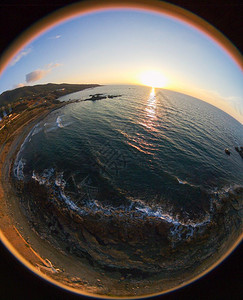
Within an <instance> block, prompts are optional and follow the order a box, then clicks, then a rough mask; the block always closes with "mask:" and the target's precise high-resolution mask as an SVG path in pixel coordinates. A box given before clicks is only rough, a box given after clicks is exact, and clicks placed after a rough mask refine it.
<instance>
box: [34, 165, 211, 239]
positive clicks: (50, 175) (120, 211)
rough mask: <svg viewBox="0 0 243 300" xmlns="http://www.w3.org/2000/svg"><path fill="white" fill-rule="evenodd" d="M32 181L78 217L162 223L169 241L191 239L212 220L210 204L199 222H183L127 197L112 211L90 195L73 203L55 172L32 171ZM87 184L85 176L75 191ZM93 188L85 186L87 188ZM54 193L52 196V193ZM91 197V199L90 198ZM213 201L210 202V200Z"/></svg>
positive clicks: (170, 212)
mask: <svg viewBox="0 0 243 300" xmlns="http://www.w3.org/2000/svg"><path fill="white" fill-rule="evenodd" d="M32 179H34V180H35V181H37V182H38V183H39V184H40V185H45V186H46V187H48V189H50V190H52V193H51V194H52V195H53V194H56V195H58V199H59V200H58V201H61V202H62V203H63V204H65V206H67V207H68V209H69V210H72V211H74V212H76V213H78V214H79V215H81V216H84V215H87V214H89V215H92V214H100V215H102V216H103V217H108V216H112V217H115V218H122V217H125V218H130V219H134V220H136V219H137V220H139V219H143V220H145V219H147V218H150V219H154V220H156V221H159V220H161V221H163V222H166V223H168V224H170V225H171V228H170V235H171V238H172V239H177V240H180V239H182V237H183V239H188V238H190V237H192V236H193V235H194V232H195V230H196V229H197V228H199V227H206V226H207V225H208V224H209V223H210V222H211V220H212V214H213V204H210V207H211V209H210V212H209V213H207V214H205V216H204V217H203V218H201V219H200V220H199V219H197V220H191V219H189V218H188V219H187V220H183V219H181V218H179V216H178V215H176V214H174V213H173V211H172V209H171V211H166V210H165V209H164V208H162V207H161V206H160V205H148V204H145V202H144V201H142V200H140V199H134V198H131V197H129V198H128V200H129V201H128V204H127V205H126V206H125V205H120V206H118V207H113V206H112V205H108V204H104V203H102V202H101V201H99V200H98V199H95V198H94V197H92V194H91V193H89V194H86V198H85V199H82V201H80V199H78V198H77V197H76V198H75V200H74V199H73V198H72V196H71V195H70V194H69V192H68V191H67V190H65V187H66V184H67V182H66V180H65V179H64V173H63V172H57V171H56V170H55V169H54V168H50V169H45V170H44V171H43V172H42V173H41V174H38V173H37V172H35V171H33V173H32ZM86 181H87V176H86V177H85V178H84V179H83V180H82V182H81V183H79V184H77V185H76V187H77V189H78V190H81V189H82V188H84V185H85V182H86ZM87 187H88V188H95V187H92V186H91V187H90V186H86V188H87ZM53 191H54V193H53ZM90 195H91V196H90ZM212 201H213V200H212Z"/></svg>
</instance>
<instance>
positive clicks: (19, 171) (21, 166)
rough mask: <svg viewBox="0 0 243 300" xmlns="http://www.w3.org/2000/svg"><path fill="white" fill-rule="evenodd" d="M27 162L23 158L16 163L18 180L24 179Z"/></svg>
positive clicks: (15, 173) (14, 169)
mask: <svg viewBox="0 0 243 300" xmlns="http://www.w3.org/2000/svg"><path fill="white" fill-rule="evenodd" d="M25 164H26V162H25V160H24V159H23V158H21V159H19V160H18V161H16V162H15V163H14V168H13V173H14V176H15V177H16V178H17V179H18V180H24V178H25V176H24V166H25Z"/></svg>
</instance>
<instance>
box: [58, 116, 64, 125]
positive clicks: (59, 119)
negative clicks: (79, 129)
mask: <svg viewBox="0 0 243 300" xmlns="http://www.w3.org/2000/svg"><path fill="white" fill-rule="evenodd" d="M56 123H57V126H58V127H59V128H63V127H64V126H63V124H62V119H61V117H60V116H58V117H57V119H56Z"/></svg>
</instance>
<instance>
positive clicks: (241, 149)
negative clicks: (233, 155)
mask: <svg viewBox="0 0 243 300" xmlns="http://www.w3.org/2000/svg"><path fill="white" fill-rule="evenodd" d="M235 150H236V151H237V152H238V153H239V154H240V156H241V157H242V158H243V147H235Z"/></svg>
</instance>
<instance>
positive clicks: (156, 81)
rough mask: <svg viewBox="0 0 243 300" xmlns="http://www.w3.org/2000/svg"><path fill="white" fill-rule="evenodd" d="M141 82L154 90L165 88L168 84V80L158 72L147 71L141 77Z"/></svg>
mask: <svg viewBox="0 0 243 300" xmlns="http://www.w3.org/2000/svg"><path fill="white" fill-rule="evenodd" d="M140 82H141V83H142V84H143V85H147V86H151V87H152V88H164V87H166V86H167V84H168V80H167V78H166V77H165V76H164V75H163V74H162V73H160V72H157V71H146V72H144V73H142V74H141V75H140Z"/></svg>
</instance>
